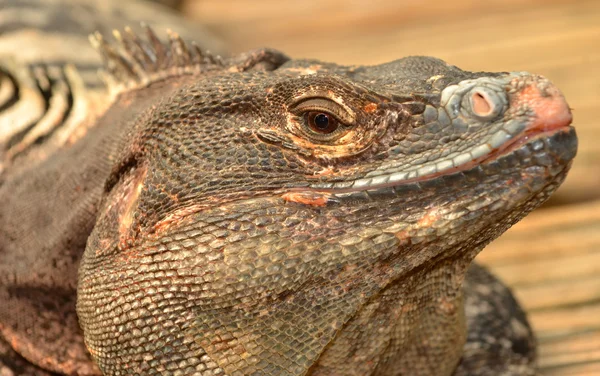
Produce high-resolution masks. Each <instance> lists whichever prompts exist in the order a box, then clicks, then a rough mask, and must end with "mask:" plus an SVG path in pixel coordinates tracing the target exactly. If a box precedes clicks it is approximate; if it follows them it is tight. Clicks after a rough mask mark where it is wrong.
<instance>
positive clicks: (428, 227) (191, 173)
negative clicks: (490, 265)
mask: <svg viewBox="0 0 600 376" xmlns="http://www.w3.org/2000/svg"><path fill="white" fill-rule="evenodd" d="M121 3H123V4H118V3H116V2H114V3H112V2H110V3H109V4H112V5H111V6H114V7H115V8H111V9H116V10H119V9H120V8H119V7H120V6H125V2H121ZM5 4H6V2H5ZM7 4H8V5H7V6H6V7H5V8H3V9H2V11H1V12H0V16H1V17H4V13H6V11H8V12H11V11H12V10H11V9H16V8H18V7H20V6H21V5H22V4H28V6H29V7H32V9H33V8H35V7H38V8H36V9H35V10H36V12H37V13H35V17H34V16H33V14H34V13H27V12H28V10H24V11H23V12H25V13H24V14H30V15H32V16H31V20H36V21H37V20H39V18H40V17H41V16H40V15H44V14H45V15H48V14H54V15H56V14H60V15H61V17H63V18H64V17H67V18H68V15H69V14H71V15H72V16H73V17H74V18H73V19H74V20H79V19H80V18H78V17H80V14H78V13H69V12H63V13H60V12H59V13H56V12H57V8H56V7H57V6H59V5H60V6H62V8H61V9H62V10H63V11H64V10H65V9H67V8H65V6H66V5H69V4H70V3H69V2H67V0H61V1H54V2H52V3H48V2H45V3H36V2H33V5H32V2H21V1H19V2H16V1H15V2H9V3H7ZM85 4H86V6H87V7H89V8H86V9H88V11H87V13H85V14H87V15H88V16H89V17H90V19H93V20H96V21H94V22H97V23H98V24H102V22H107V23H110V22H115V20H116V17H107V16H106V12H105V11H103V12H101V11H97V12H96V11H94V9H95V8H94V6H95V5H94V3H92V2H87V3H85ZM98 4H100V2H98ZM104 4H107V3H104ZM128 4H131V3H128ZM136 4H137V3H136ZM98 6H100V5H98ZM104 6H107V5H104ZM103 9H105V8H103ZM53 12H54V13H53ZM114 14H119V15H120V16H121V17H122V18H123V19H125V20H126V21H128V22H130V23H132V24H134V23H137V21H140V20H139V19H138V16H137V15H135V14H131V15H129V14H128V13H126V12H125V11H122V12H120V13H119V12H117V11H115V12H114ZM165 14H166V13H165ZM165 14H162V13H160V12H147V14H146V15H147V16H148V17H149V18H150V19H146V20H145V21H147V22H148V23H149V24H156V23H157V22H158V23H160V20H165V19H166V18H165V17H167V16H165ZM153 17H154V18H156V19H152V18H153ZM169 17H171V16H169ZM170 19H171V20H172V21H173V20H177V18H176V17H175V16H173V18H170ZM31 20H30V21H31ZM61 20H62V21H61V22H54V23H48V24H47V25H46V26H47V28H43V27H39V26H36V27H37V28H39V31H38V32H37V34H35V32H31V31H29V32H22V33H21V34H18V35H20V37H21V38H24V39H22V40H23V45H22V46H21V48H19V49H18V50H15V49H14V48H13V49H12V50H10V51H7V50H6V49H5V50H2V52H3V53H6V52H11V53H12V55H14V56H13V57H3V58H2V60H1V63H0V67H1V70H0V85H1V86H0V132H1V133H0V135H1V138H0V146H1V148H2V149H1V151H0V155H1V156H2V159H1V163H2V172H1V175H0V197H2V206H1V207H0V301H1V304H0V375H3V376H4V375H45V374H55V373H57V374H68V375H77V374H78V375H96V374H101V373H102V374H105V375H153V374H164V375H225V374H226V375H313V376H316V375H440V376H442V375H454V376H462V375H481V376H490V375H533V374H535V372H536V371H535V340H534V337H533V335H532V332H531V329H530V327H529V325H528V324H527V321H526V318H525V315H524V313H523V311H522V310H521V309H520V308H519V306H518V304H517V303H516V301H515V300H514V298H513V297H512V295H511V293H510V291H509V290H508V289H507V288H506V287H504V286H503V285H502V284H501V283H500V282H499V281H498V280H497V279H495V278H494V277H493V276H492V275H491V274H490V273H489V272H488V271H486V270H485V269H484V268H482V267H481V266H478V265H476V264H474V263H473V262H472V261H473V258H474V257H475V256H476V255H477V254H478V252H479V251H481V249H482V248H484V247H485V246H486V244H488V243H489V242H490V241H492V240H493V239H495V238H496V237H498V236H499V235H500V234H502V233H503V232H504V231H506V230H507V229H508V228H509V227H510V226H511V225H512V224H514V223H516V222H517V221H519V220H520V219H521V218H523V217H524V216H525V215H526V214H527V213H529V212H530V211H531V210H533V209H534V208H536V207H537V206H539V205H540V204H541V203H542V202H543V201H544V200H546V199H547V198H548V197H549V196H550V194H552V192H553V191H554V190H555V189H556V188H557V187H558V186H559V185H560V183H561V182H562V181H563V179H564V178H565V175H566V173H567V171H568V169H569V167H570V165H571V161H572V159H573V158H574V156H575V153H576V148H577V138H576V135H575V131H574V129H573V128H572V127H571V126H570V123H571V120H572V118H571V112H570V109H569V107H568V105H567V103H566V101H565V100H564V98H563V96H562V94H561V93H560V92H559V90H558V89H557V88H556V87H555V86H553V85H552V84H551V83H550V82H549V81H548V80H547V79H545V78H543V77H541V76H537V75H532V74H529V73H525V72H513V73H506V72H504V73H487V72H468V71H463V70H461V69H459V68H457V67H455V66H452V65H449V64H447V63H445V62H443V61H441V60H439V59H436V58H431V57H405V58H401V59H399V60H396V61H392V62H389V63H385V64H380V65H375V66H344V65H337V64H333V63H326V62H321V61H316V60H304V59H291V58H288V57H287V56H286V55H284V54H283V53H281V52H278V51H275V50H271V49H260V50H255V51H250V52H248V53H244V54H239V55H234V56H232V57H228V58H219V57H218V56H215V55H211V54H209V53H207V52H206V51H205V49H203V48H200V47H197V46H195V45H194V44H192V43H191V42H190V41H184V40H188V36H190V35H193V34H194V31H193V26H187V24H184V23H183V22H182V21H173V25H171V27H172V28H174V29H175V28H177V29H182V30H180V31H181V32H182V33H185V34H182V35H185V36H186V37H185V38H182V37H180V36H179V35H178V34H175V33H174V32H171V33H170V34H169V35H170V36H169V38H168V40H167V41H164V40H163V41H161V39H160V38H159V37H157V36H156V35H155V34H154V32H153V31H152V29H150V28H149V27H145V28H144V29H145V31H141V32H134V31H131V30H130V29H127V28H124V29H123V28H120V29H119V30H121V31H120V32H115V37H110V36H108V35H106V33H104V34H94V36H93V37H92V44H93V45H94V46H95V47H96V49H97V50H98V52H99V54H98V56H99V57H98V59H97V60H94V59H91V60H85V61H84V60H83V59H82V58H80V57H81V56H84V57H86V59H87V56H90V55H89V53H88V51H89V50H88V47H87V46H86V47H84V45H83V44H76V45H74V46H72V48H73V49H76V50H78V51H79V50H80V51H81V52H80V53H79V54H77V55H74V56H71V58H72V61H71V65H68V63H69V61H66V60H64V59H62V60H61V59H60V56H61V53H63V52H61V51H60V50H57V49H55V50H53V51H52V53H51V54H50V55H48V51H46V52H47V53H46V55H45V56H46V57H44V56H42V55H44V54H43V53H41V55H40V56H41V57H39V58H38V57H36V56H37V55H36V53H37V52H38V51H39V48H41V47H43V46H42V45H38V46H37V47H36V48H37V49H36V48H34V46H32V45H31V44H34V41H41V42H40V43H43V41H44V39H40V38H37V39H36V38H34V36H35V35H37V36H40V35H41V36H42V37H44V35H46V34H47V35H54V34H51V33H58V32H60V30H61V28H69V27H71V26H73V30H71V29H69V31H68V33H73V34H69V35H73V36H74V37H73V38H72V39H69V38H66V39H68V40H69V41H71V42H73V43H75V41H77V43H79V41H81V40H82V38H83V35H85V34H87V33H88V32H89V30H86V28H89V27H91V26H94V25H95V23H94V22H83V23H82V24H84V25H85V27H83V26H82V27H81V31H78V27H79V26H81V25H79V26H77V23H76V22H73V23H69V22H66V21H64V19H61ZM13 21H14V20H13ZM27 22H29V21H27V20H25V21H23V24H22V25H21V24H18V22H17V23H14V22H13V23H10V22H9V21H7V18H2V24H0V30H2V28H9V29H10V28H12V32H17V31H19V30H22V29H23V28H24V27H25V26H23V25H26V24H27ZM31 22H33V21H31ZM36 25H37V24H36ZM48 25H49V26H48ZM30 26H31V25H30ZM15 30H17V31H15ZM23 30H24V29H23ZM31 33H33V34H31ZM2 34H4V35H3V36H2V37H3V38H5V39H4V40H7V39H8V38H9V37H10V36H11V35H12V36H13V37H14V34H11V33H8V32H6V31H4V32H3V33H2ZM25 36H30V37H31V38H30V39H27V38H25ZM54 36H56V35H54ZM200 39H202V37H201V38H200ZM15 40H18V39H13V43H14V41H15ZM51 40H52V38H50V37H49V38H48V40H47V42H48V44H50V41H51ZM35 43H37V42H35ZM206 43H207V42H202V43H201V45H205V44H206ZM1 46H2V44H1V43H0V48H1ZM13 46H14V44H13ZM100 57H102V59H100ZM82 61H84V62H82ZM101 61H103V63H102V62H101ZM65 64H67V65H65ZM101 64H103V67H104V68H103V77H104V81H105V82H106V89H104V88H103V87H101V86H99V85H97V82H96V81H95V80H96V79H95V78H94V77H93V76H92V75H90V74H88V73H89V72H90V71H91V70H93V69H95V68H97V67H99V66H100V65H101ZM77 71H80V72H81V71H83V73H80V74H77ZM98 82H99V81H98Z"/></svg>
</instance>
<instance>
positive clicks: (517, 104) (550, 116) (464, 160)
mask: <svg viewBox="0 0 600 376" xmlns="http://www.w3.org/2000/svg"><path fill="white" fill-rule="evenodd" d="M511 76H515V78H514V79H512V80H511V81H510V84H509V86H508V87H507V89H506V91H508V92H509V94H508V99H509V103H507V106H508V109H507V110H506V113H507V116H506V119H507V120H506V121H504V120H503V121H501V122H500V124H499V126H498V125H494V124H490V125H484V127H489V128H490V129H495V131H494V132H493V133H491V135H489V136H486V137H483V138H482V139H481V141H479V143H476V144H474V146H472V147H470V148H469V149H467V150H463V151H462V153H460V154H459V153H456V152H455V153H452V154H450V155H449V156H447V157H445V158H441V160H434V161H430V162H427V164H425V165H421V166H410V167H409V169H408V170H407V168H406V166H404V165H403V164H400V165H397V164H396V165H395V166H394V165H392V166H391V167H392V168H389V169H384V170H383V171H380V170H381V169H376V170H374V171H371V172H368V173H367V174H365V177H363V178H360V179H356V180H353V181H340V182H319V183H314V184H312V185H311V186H310V188H311V189H310V191H318V192H325V193H328V194H334V195H335V194H347V193H352V192H362V191H374V190H382V189H388V188H393V187H398V186H401V185H406V184H412V183H419V182H424V181H428V180H431V179H435V178H438V177H440V176H444V175H451V174H454V173H458V172H463V171H468V170H471V169H473V168H476V167H478V166H485V165H486V164H489V163H491V162H494V161H496V160H498V159H500V158H502V157H504V156H506V155H509V154H515V153H517V152H518V151H523V150H525V149H527V148H528V147H530V146H532V145H534V144H536V145H537V146H536V147H535V148H534V149H535V151H536V152H538V153H537V154H538V156H539V147H540V146H539V145H541V144H540V143H543V144H544V145H545V146H544V148H545V149H546V154H547V155H548V156H549V157H550V158H552V157H553V156H555V155H557V156H559V158H557V159H556V160H555V161H553V163H554V164H556V165H567V164H568V163H569V162H570V160H571V159H572V158H573V157H574V156H575V152H576V148H577V145H576V135H575V131H574V129H573V128H572V127H571V126H570V124H571V121H572V114H571V111H570V109H569V107H568V105H567V103H566V101H565V100H564V97H563V96H562V94H561V93H560V92H559V91H558V89H556V88H555V87H554V86H553V85H551V84H550V83H549V82H548V81H547V80H546V79H544V78H542V77H539V76H530V75H528V74H524V73H513V74H511ZM461 84H462V83H461ZM455 86H456V85H453V86H451V87H449V88H447V89H446V90H444V91H443V92H442V94H441V97H442V105H444V104H446V105H445V107H446V108H445V110H446V112H451V111H460V110H456V109H453V108H452V107H453V106H456V102H460V101H461V100H462V101H464V99H461V98H458V99H454V102H455V103H454V104H453V103H451V102H452V99H453V96H456V94H454V93H453V92H456V91H460V88H459V90H455V89H454V87H455ZM459 86H460V85H459ZM463 86H465V85H463ZM467 86H468V84H467ZM516 88H518V89H516ZM448 89H452V90H450V91H451V93H450V94H448V93H447V91H449V90H448ZM468 89H469V87H467V90H468ZM462 91H463V93H460V94H459V95H463V94H464V92H465V91H466V90H464V89H463V90H462ZM428 107H429V106H428ZM426 111H427V110H426ZM522 113H527V114H528V115H527V116H518V115H521V114H522ZM459 120H460V119H459ZM461 122H462V120H461ZM459 124H460V123H459ZM463 125H464V123H463ZM459 126H460V125H459ZM557 134H564V135H557ZM565 136H566V139H565ZM557 140H560V141H557ZM524 165H525V164H524ZM299 190H304V191H305V189H299Z"/></svg>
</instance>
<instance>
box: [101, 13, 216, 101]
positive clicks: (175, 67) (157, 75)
mask: <svg viewBox="0 0 600 376" xmlns="http://www.w3.org/2000/svg"><path fill="white" fill-rule="evenodd" d="M141 26H142V28H143V29H144V30H145V33H146V38H145V39H144V38H140V37H139V36H138V35H137V34H136V33H135V32H134V31H133V30H132V29H131V28H130V27H125V29H124V32H123V33H121V32H120V31H119V30H113V36H114V38H115V40H114V41H107V40H106V39H105V38H104V36H103V35H102V34H101V33H99V32H96V33H94V34H91V35H90V42H91V44H92V46H93V47H94V48H95V49H96V50H97V51H98V52H99V53H100V55H101V56H102V58H103V60H104V68H103V69H102V70H101V71H100V75H101V76H102V79H103V80H104V82H105V84H106V86H107V88H108V90H109V91H110V93H111V94H113V95H116V94H119V93H121V92H123V91H127V90H133V89H138V88H142V87H146V86H148V85H149V84H151V83H153V82H156V81H159V80H163V79H165V78H167V77H172V76H178V75H182V74H192V73H199V72H202V71H206V70H210V69H215V68H221V67H223V66H224V62H223V59H222V58H221V57H220V56H218V55H213V54H211V53H210V52H209V51H203V50H202V49H200V47H198V45H197V44H196V43H194V42H191V43H190V44H189V45H188V43H186V42H185V41H184V40H183V39H182V38H181V37H180V36H179V34H177V33H175V32H173V31H171V30H169V29H168V30H167V34H168V36H169V40H168V41H167V42H163V41H161V40H160V39H159V38H158V36H157V35H156V34H155V33H154V31H153V30H152V28H150V27H149V26H147V25H146V24H143V23H142V25H141Z"/></svg>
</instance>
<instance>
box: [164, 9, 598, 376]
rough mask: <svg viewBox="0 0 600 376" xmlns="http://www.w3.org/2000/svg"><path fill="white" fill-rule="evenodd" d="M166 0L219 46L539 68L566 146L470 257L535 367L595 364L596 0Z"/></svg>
mask: <svg viewBox="0 0 600 376" xmlns="http://www.w3.org/2000/svg"><path fill="white" fill-rule="evenodd" d="M166 1H169V0H166ZM171 3H172V5H174V6H176V7H178V8H179V9H180V10H181V11H182V12H183V13H184V14H185V15H186V16H187V17H188V18H189V19H192V20H194V21H197V22H199V23H201V24H203V25H205V26H207V27H208V28H209V29H210V30H211V31H213V32H214V33H215V34H216V35H217V36H219V37H220V38H221V39H222V40H223V42H224V43H225V45H226V46H228V48H229V50H230V51H231V52H240V51H244V50H248V49H252V48H257V47H264V46H268V47H273V48H277V49H281V50H282V51H284V52H285V53H286V54H288V55H290V56H292V57H296V58H300V57H307V58H317V59H321V60H325V61H333V62H336V63H340V64H378V63H383V62H386V61H389V60H393V59H397V58H399V57H402V56H405V55H433V56H436V57H439V58H442V59H444V60H446V61H447V62H449V63H451V64H454V65H457V66H459V67H461V68H463V69H466V70H476V71H478V70H479V71H480V70H484V71H523V70H526V71H530V72H535V73H539V74H542V75H545V76H547V77H548V78H550V79H551V80H552V81H553V82H554V83H555V84H556V85H557V86H558V87H559V88H560V89H561V90H562V91H563V93H564V95H565V97H566V98H567V100H568V102H569V104H570V106H571V107H572V109H573V114H574V124H575V126H576V128H577V132H578V135H579V140H580V144H579V152H578V156H577V158H576V160H575V163H574V165H573V168H572V170H571V173H570V175H569V177H568V178H567V180H566V182H565V183H564V184H563V186H562V187H561V188H560V190H559V191H558V192H557V193H556V195H555V196H554V197H553V198H552V199H551V200H550V202H548V203H547V204H546V205H545V206H544V207H543V208H542V209H540V210H538V211H536V212H534V213H533V214H532V215H530V216H528V217H527V218H526V219H525V220H523V221H522V222H521V223H519V224H518V225H516V226H515V227H514V228H512V229H511V230H510V231H509V232H508V233H506V234H505V235H504V236H502V237H501V238H500V239H499V240H498V241H496V242H494V243H493V244H492V245H490V246H489V247H488V248H487V249H486V250H485V251H484V252H483V253H482V254H481V256H480V257H479V261H480V262H482V263H485V264H486V265H489V266H490V267H491V268H492V269H493V271H494V272H495V273H496V274H497V275H498V276H500V277H501V278H502V279H503V280H504V281H506V282H507V283H508V284H509V285H511V286H512V287H513V289H514V291H515V293H516V295H517V297H518V299H519V300H520V301H521V304H522V305H523V306H524V307H525V308H526V310H527V311H528V314H529V317H530V320H531V322H532V325H533V327H534V329H535V331H536V333H537V336H538V339H539V342H540V365H541V367H542V370H543V374H544V375H600V121H599V119H598V118H599V117H600V1H598V0H588V1H573V0H571V1H568V0H488V1H471V0H452V1H414V0H413V1H410V0H399V1H386V0H371V1H357V0H318V1H317V0H304V1H281V0H252V1H249V0H228V1H226V0H179V1H178V0H173V1H171Z"/></svg>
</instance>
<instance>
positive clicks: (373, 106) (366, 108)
mask: <svg viewBox="0 0 600 376" xmlns="http://www.w3.org/2000/svg"><path fill="white" fill-rule="evenodd" d="M363 110H364V111H365V112H366V113H368V114H372V113H373V112H375V111H377V104H375V103H369V104H367V105H366V106H364V107H363Z"/></svg>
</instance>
